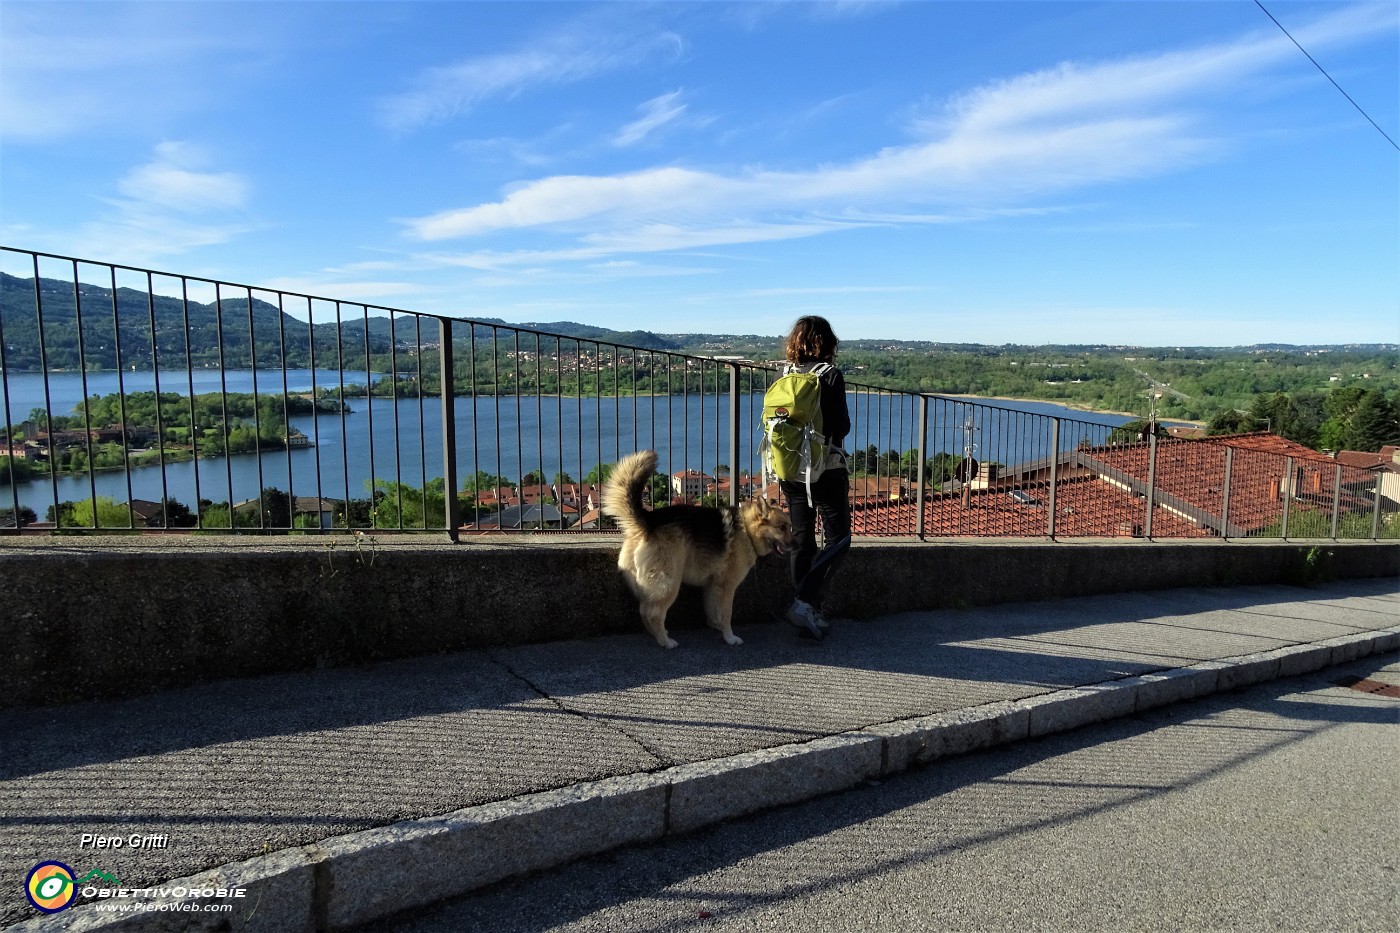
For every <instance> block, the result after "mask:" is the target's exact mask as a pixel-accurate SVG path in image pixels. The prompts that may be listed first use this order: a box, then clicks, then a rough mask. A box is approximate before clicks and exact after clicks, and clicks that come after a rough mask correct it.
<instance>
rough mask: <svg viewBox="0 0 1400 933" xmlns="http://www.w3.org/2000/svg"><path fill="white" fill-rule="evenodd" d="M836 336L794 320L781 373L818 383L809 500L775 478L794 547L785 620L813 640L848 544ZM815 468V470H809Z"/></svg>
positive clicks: (821, 629) (811, 322)
mask: <svg viewBox="0 0 1400 933" xmlns="http://www.w3.org/2000/svg"><path fill="white" fill-rule="evenodd" d="M838 342H839V341H837V339H836V334H835V332H833V331H832V329H831V324H829V323H828V322H827V320H826V318H822V317H816V316H809V317H802V318H798V319H797V322H796V323H795V324H793V326H792V332H791V333H789V334H788V336H787V341H786V343H785V344H784V347H783V350H784V356H785V357H786V358H787V366H786V368H785V372H799V373H808V372H813V371H816V370H818V369H820V370H821V373H820V375H819V377H818V378H819V380H820V385H821V413H822V433H823V434H824V435H825V437H826V451H827V453H826V461H825V464H824V465H823V466H824V468H823V469H822V471H821V474H820V475H814V476H813V477H812V482H811V488H810V494H811V495H810V499H809V498H808V486H807V484H806V483H805V482H804V481H803V480H800V479H798V480H780V481H779V483H778V486H779V488H780V489H782V491H783V495H784V497H786V498H787V503H788V514H789V515H791V517H792V533H793V537H794V538H795V539H796V546H795V547H794V548H793V549H792V552H791V562H792V582H793V586H794V587H795V588H796V591H797V592H796V596H795V598H794V599H793V601H792V605H791V606H789V607H788V610H787V620H788V622H790V623H792V624H793V625H795V626H796V627H797V629H798V632H799V633H800V634H801V635H803V636H804V637H808V638H815V639H817V640H818V641H820V640H821V639H822V637H823V636H824V635H825V634H826V629H827V628H828V623H827V621H826V619H825V618H824V617H823V615H822V605H823V603H824V601H825V600H826V597H827V595H828V592H829V589H830V586H831V580H832V576H833V575H834V574H835V572H836V569H837V567H838V566H839V565H840V563H841V559H842V558H843V557H844V556H845V554H846V551H847V550H848V549H849V548H850V546H851V502H850V492H851V480H850V474H849V473H847V471H846V451H845V450H844V449H843V447H842V445H843V444H844V442H845V440H846V435H847V434H848V433H850V430H851V414H850V411H849V410H848V409H847V407H846V379H845V377H844V376H842V375H841V370H839V369H837V368H836V365H835V361H836V345H837V343H838ZM814 472H815V471H814ZM818 515H820V516H821V524H822V547H821V549H820V550H818V548H817V536H816V517H817V516H818Z"/></svg>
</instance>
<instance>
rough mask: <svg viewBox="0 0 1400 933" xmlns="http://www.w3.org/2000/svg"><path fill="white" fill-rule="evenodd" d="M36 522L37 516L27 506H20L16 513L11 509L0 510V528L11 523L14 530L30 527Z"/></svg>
mask: <svg viewBox="0 0 1400 933" xmlns="http://www.w3.org/2000/svg"><path fill="white" fill-rule="evenodd" d="M38 520H39V516H38V515H35V514H34V510H33V509H31V508H30V507H29V506H27V505H22V506H20V507H19V510H18V511H16V510H15V509H14V508H13V507H12V508H8V509H0V527H3V526H5V525H7V524H9V523H10V522H13V523H14V527H15V528H23V527H24V526H25V525H32V524H34V523H35V522H37V521H38Z"/></svg>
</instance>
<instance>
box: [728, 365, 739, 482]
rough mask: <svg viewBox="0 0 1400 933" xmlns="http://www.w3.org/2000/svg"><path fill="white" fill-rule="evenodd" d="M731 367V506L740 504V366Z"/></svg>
mask: <svg viewBox="0 0 1400 933" xmlns="http://www.w3.org/2000/svg"><path fill="white" fill-rule="evenodd" d="M726 365H727V366H728V367H729V504H730V505H738V504H739V473H740V470H739V364H738V363H726Z"/></svg>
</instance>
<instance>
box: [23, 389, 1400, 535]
mask: <svg viewBox="0 0 1400 933" xmlns="http://www.w3.org/2000/svg"><path fill="white" fill-rule="evenodd" d="M360 392H361V393H363V389H361V390H360ZM349 394H350V393H349V392H348V391H347V392H339V393H336V394H332V393H330V392H327V393H325V395H323V396H322V395H319V394H318V396H317V397H312V396H311V395H310V393H306V394H303V395H295V396H293V395H289V396H286V397H283V396H281V395H278V396H253V395H251V394H235V393H210V394H206V395H203V396H196V397H194V398H189V397H185V396H179V395H175V394H169V395H167V394H165V393H162V395H161V398H160V405H159V411H157V405H156V398H155V393H153V392H145V393H141V392H137V393H128V394H125V395H113V396H102V397H94V398H92V399H89V400H88V401H87V402H85V403H82V404H81V405H80V406H78V409H77V412H78V413H77V414H75V415H74V416H71V417H60V416H52V417H50V416H48V415H47V413H45V412H43V411H42V410H36V411H34V412H32V413H31V417H30V418H29V419H27V420H26V421H25V422H24V423H22V424H20V425H18V426H16V427H15V429H14V430H13V431H12V434H11V436H10V437H9V438H8V439H6V440H5V441H4V443H3V444H0V486H3V485H5V484H7V483H10V482H15V483H19V482H25V481H29V480H35V479H42V478H46V477H49V476H50V471H51V470H53V469H57V471H58V472H59V473H60V474H75V473H77V474H86V473H88V472H89V471H91V472H93V473H96V472H99V471H104V470H117V471H120V470H124V469H131V470H136V469H140V468H142V467H155V468H159V467H160V466H161V465H162V464H169V463H172V462H178V461H180V460H182V459H183V460H190V459H194V458H196V457H198V458H199V459H205V458H211V457H223V456H231V455H236V454H240V453H248V454H252V453H259V452H263V451H269V450H283V451H285V450H288V449H296V448H299V447H307V446H310V445H311V439H310V438H307V437H306V435H305V434H303V433H302V432H300V431H298V430H297V429H296V428H294V427H290V426H289V424H288V422H287V417H288V416H289V415H292V414H316V413H320V414H332V415H337V416H338V415H339V414H340V413H341V412H343V411H347V410H348V408H346V406H345V403H344V398H345V396H346V395H349ZM91 425H100V427H92V426H91ZM225 425H227V427H225ZM1153 427H1155V428H1156V432H1157V436H1158V438H1159V443H1158V445H1157V447H1158V456H1157V459H1156V462H1155V464H1153V463H1149V456H1148V450H1149V448H1148V445H1147V444H1146V443H1143V441H1144V440H1145V439H1146V437H1147V435H1146V433H1145V431H1147V430H1151V428H1149V427H1148V423H1145V422H1134V423H1130V424H1128V425H1124V426H1122V427H1120V428H1117V429H1115V430H1114V431H1113V432H1111V433H1110V434H1109V436H1108V437H1107V439H1106V440H1105V441H1104V442H1103V443H1102V444H1101V445H1097V446H1092V445H1090V444H1089V442H1088V441H1085V442H1082V443H1081V444H1080V445H1079V447H1077V448H1076V449H1073V450H1065V451H1061V452H1059V453H1058V454H1056V455H1055V456H1053V457H1044V458H1041V459H1038V460H1035V461H1033V462H1028V463H1019V464H1003V463H997V462H993V461H990V460H989V461H986V462H982V463H977V462H976V461H969V460H968V458H965V457H962V456H958V455H955V454H950V453H938V454H936V455H934V456H933V457H932V458H930V459H929V460H927V461H926V462H925V464H924V478H925V485H924V489H923V490H922V495H920V490H919V489H918V488H917V475H918V463H917V454H916V453H915V452H914V451H904V452H899V451H894V450H889V451H883V452H882V451H880V450H879V449H878V448H877V447H875V446H874V445H870V446H869V447H867V448H866V449H864V450H857V451H854V452H853V454H852V457H851V461H850V468H851V474H852V479H851V499H852V506H853V530H854V532H855V533H856V534H858V535H909V534H912V533H914V532H915V528H916V527H917V526H918V523H919V517H920V516H919V511H918V510H919V500H920V499H922V503H923V509H922V519H923V521H922V528H923V533H924V534H925V535H929V536H962V535H975V536H1025V537H1034V536H1042V535H1045V534H1046V533H1047V531H1046V529H1047V527H1053V528H1054V533H1055V534H1057V535H1059V536H1065V537H1075V536H1084V537H1132V536H1142V535H1144V534H1147V533H1149V529H1150V534H1151V535H1152V536H1153V537H1248V536H1262V537H1268V536H1279V535H1281V534H1282V533H1283V532H1284V530H1285V529H1284V523H1285V522H1290V524H1289V525H1288V526H1287V528H1288V534H1289V536H1290V537H1331V536H1334V535H1335V536H1339V537H1370V536H1371V535H1372V534H1373V533H1374V534H1377V535H1379V536H1380V537H1386V538H1391V537H1400V521H1398V520H1397V519H1398V518H1400V447H1397V446H1396V445H1387V446H1383V447H1381V448H1380V449H1379V450H1377V451H1347V450H1342V451H1328V452H1323V451H1318V450H1314V449H1311V448H1309V447H1306V446H1304V445H1302V444H1299V443H1297V442H1295V441H1291V440H1288V439H1286V438H1283V437H1280V436H1278V435H1276V434H1273V433H1270V432H1268V431H1256V432H1247V433H1240V434H1225V435H1214V436H1206V435H1205V434H1204V432H1202V431H1201V430H1200V429H1197V428H1170V429H1168V428H1166V427H1163V426H1155V425H1154V426H1153ZM1227 462H1228V463H1230V464H1231V466H1230V477H1231V478H1230V481H1229V483H1228V484H1226V483H1225V482H1224V479H1225V476H1226V465H1227ZM1285 464H1291V465H1292V467H1293V469H1292V473H1291V474H1290V473H1289V472H1288V471H1287V470H1286V469H1284V465H1285ZM969 467H972V469H969ZM609 470H610V465H609V464H598V465H597V466H595V467H594V469H593V470H592V471H591V472H590V473H589V474H588V475H587V476H585V477H583V478H582V479H581V480H577V479H575V478H574V477H572V476H569V475H568V474H566V473H557V474H556V475H555V476H553V477H552V478H550V477H545V476H542V475H540V474H539V473H538V472H535V471H532V472H530V473H527V474H525V475H524V476H522V477H520V478H519V480H518V481H515V480H512V479H509V478H507V477H504V476H497V475H493V474H489V473H485V472H478V473H476V474H475V475H472V476H469V477H467V478H466V479H465V481H464V483H463V485H462V488H461V490H460V491H459V496H458V500H459V510H460V515H461V531H462V532H463V533H467V534H490V533H500V532H518V531H522V530H546V529H548V530H568V529H573V530H598V529H602V528H606V527H608V521H607V519H606V518H604V517H603V516H602V514H601V512H600V506H601V503H602V497H603V489H604V486H605V484H606V482H607V474H608V472H609ZM735 484H737V486H738V495H739V497H740V498H745V497H749V496H753V495H768V496H770V497H773V498H781V497H780V494H779V492H778V490H777V488H776V484H768V485H767V486H765V485H764V481H763V479H762V478H760V477H757V476H754V475H752V474H750V473H748V472H743V471H741V472H740V473H738V474H737V475H731V473H730V471H729V469H728V468H727V467H726V466H724V465H717V466H716V467H715V468H714V470H713V472H712V473H709V472H704V471H701V470H694V469H683V470H681V471H678V472H676V473H673V474H671V475H669V476H667V475H663V474H657V475H655V476H654V477H652V480H651V483H650V486H649V488H648V490H647V494H648V498H649V499H650V501H651V502H652V503H654V504H655V506H654V507H659V506H662V505H666V504H675V503H683V502H691V503H697V502H698V503H702V504H714V503H723V502H727V501H728V500H729V497H730V494H731V489H732V488H733V486H734V485H735ZM367 485H368V484H367ZM1227 486H1228V490H1227ZM366 492H367V495H366V496H365V497H363V498H349V497H347V498H342V499H336V498H328V497H314V496H301V495H296V496H292V495H289V494H288V493H286V492H283V491H281V490H279V489H277V488H274V487H267V488H264V489H263V490H262V493H261V495H260V496H259V497H258V498H255V499H248V500H244V501H241V502H233V503H230V502H212V501H208V500H202V501H200V502H198V503H195V504H194V505H195V507H194V508H191V507H190V506H189V505H187V504H185V503H182V502H179V501H178V500H176V499H173V498H172V499H166V500H165V501H164V502H153V501H149V500H143V499H132V500H131V501H130V502H116V501H114V500H112V499H110V498H104V497H101V496H98V497H96V498H93V499H86V500H80V501H77V502H65V503H59V504H58V506H57V508H55V507H52V506H51V507H50V508H49V510H48V512H47V514H45V515H44V516H38V515H35V514H33V513H32V512H31V511H30V510H27V509H23V508H21V509H20V510H18V512H16V510H14V509H13V508H6V507H5V504H4V502H3V498H0V528H4V527H9V528H24V529H26V530H28V531H33V532H41V531H45V530H58V529H62V528H74V529H82V528H88V529H91V528H111V529H135V530H141V529H176V528H189V529H194V528H198V529H200V530H215V531H217V530H219V529H268V530H274V531H276V530H282V531H286V530H293V531H295V530H313V529H315V530H333V529H336V528H344V529H347V530H351V529H376V530H397V529H404V530H411V529H415V528H417V529H434V528H442V527H444V526H445V514H446V507H445V496H444V490H443V480H442V479H441V478H438V479H432V480H429V481H428V482H427V484H426V486H425V487H424V488H421V489H420V488H415V487H413V486H410V485H407V484H404V483H400V482H395V481H392V480H385V479H376V480H375V481H374V484H373V488H372V490H369V489H367V490H366ZM1149 495H1151V496H1152V500H1153V503H1154V509H1153V511H1152V513H1151V519H1150V522H1149V520H1147V516H1146V515H1145V511H1146V510H1145V508H1144V502H1145V500H1146V499H1147V497H1148V496H1149Z"/></svg>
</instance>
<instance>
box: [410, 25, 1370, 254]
mask: <svg viewBox="0 0 1400 933" xmlns="http://www.w3.org/2000/svg"><path fill="white" fill-rule="evenodd" d="M1395 21H1396V15H1395V13H1394V11H1393V10H1387V9H1384V8H1382V7H1381V6H1376V5H1370V6H1363V7H1347V8H1344V9H1342V10H1341V11H1339V12H1335V13H1332V14H1329V15H1328V16H1325V17H1323V18H1321V19H1318V20H1315V21H1313V22H1312V23H1310V24H1307V25H1306V26H1302V27H1299V33H1301V34H1304V35H1307V36H1308V37H1309V39H1308V41H1309V42H1311V43H1312V44H1313V45H1314V47H1316V48H1323V47H1325V46H1327V45H1328V44H1330V43H1338V42H1344V41H1349V40H1353V39H1356V38H1360V37H1368V36H1374V35H1378V34H1384V32H1385V31H1386V30H1392V31H1393V29H1394V28H1395ZM1296 54H1297V50H1296V49H1294V48H1293V47H1292V45H1291V43H1289V42H1288V40H1287V39H1286V38H1285V37H1283V36H1282V35H1281V34H1278V33H1277V31H1274V32H1272V33H1271V32H1268V31H1266V30H1261V31H1259V32H1256V33H1252V34H1250V35H1248V36H1244V37H1242V38H1240V39H1238V40H1236V41H1234V42H1229V43H1222V44H1217V45H1210V46H1203V47H1198V48H1194V49H1181V50H1174V51H1170V52H1163V53H1157V54H1146V55H1139V56H1135V57H1130V58H1122V59H1118V60H1113V61H1105V62H1091V63H1075V62H1067V63H1064V64H1061V65H1058V66H1056V67H1053V68H1048V69H1044V70H1040V71H1036V72H1033V73H1027V74H1022V75H1016V76H1013V77H1009V78H1007V79H1005V80H1002V81H997V82H993V83H989V84H987V85H984V86H982V87H979V88H975V89H972V90H970V91H968V92H966V93H964V94H961V95H958V96H956V97H954V98H952V99H949V100H947V101H946V102H945V103H944V104H943V105H942V106H941V107H939V108H938V109H937V110H936V111H934V112H929V113H926V114H924V115H922V116H920V117H919V118H917V119H915V120H912V121H911V122H910V124H909V128H910V130H911V133H912V135H913V136H914V139H913V141H911V142H908V143H905V144H903V145H891V146H888V147H886V148H883V149H880V150H878V151H876V152H873V153H871V154H869V155H867V156H865V157H863V158H858V159H854V160H851V161H849V162H846V163H843V164H834V165H822V166H817V167H813V168H810V169H807V170H798V171H771V170H764V169H761V168H751V169H742V170H737V171H734V172H731V173H722V172H717V171H704V170H699V169H692V168H685V167H680V166H674V165H672V166H664V167H657V168H651V169H645V170H642V171H636V172H630V173H626V174H618V175H607V176H590V175H556V176H552V177H546V178H541V179H538V180H535V181H530V182H526V183H524V184H521V185H518V186H515V187H514V188H512V189H510V190H508V191H507V192H506V193H505V195H504V196H503V197H502V198H501V199H500V200H498V201H494V202H487V203H482V204H477V205H475V206H470V207H464V208H458V209H453V210H446V211H441V212H438V213H435V214H431V215H428V216H424V217H418V218H413V219H410V220H407V221H405V226H406V231H407V233H408V234H409V235H410V236H412V237H414V238H416V239H419V240H425V241H442V240H449V239H458V238H467V237H475V236H483V235H499V234H503V233H506V232H510V231H525V230H532V231H535V232H536V233H539V234H544V235H549V236H556V237H557V236H563V237H566V238H572V240H573V243H574V245H573V246H572V247H566V248H557V247H552V248H550V249H548V250H543V251H534V250H528V249H524V250H520V251H517V252H514V253H472V254H467V256H466V257H465V258H467V259H468V260H469V261H470V262H473V263H477V262H480V263H484V264H487V265H489V266H490V267H493V268H499V267H501V266H502V265H508V264H513V263H526V262H530V261H533V259H540V260H541V261H543V260H544V259H545V258H548V259H549V260H551V261H556V260H563V259H596V258H598V257H601V256H605V255H610V254H617V253H628V252H654V251H659V250H680V249H696V248H700V247H704V246H709V245H729V244H736V243H745V242H758V241H763V240H773V239H785V238H792V237H802V236H812V235H816V234H821V233H826V232H830V231H835V230H841V229H849V228H850V227H851V226H852V225H853V224H857V223H949V222H958V221H964V222H965V221H968V220H974V219H978V218H979V217H985V216H991V215H993V214H998V213H1005V212H1009V211H1016V210H1021V211H1026V210H1035V211H1045V210H1050V209H1052V208H1048V207H1045V206H1038V205H1036V204H1035V203H1034V202H1035V201H1036V200H1037V199H1043V198H1045V197H1048V196H1052V195H1055V194H1058V193H1061V192H1064V191H1067V190H1073V189H1084V188H1091V187H1094V186H1101V185H1105V184H1110V183H1114V182H1120V181H1124V180H1129V179H1136V178H1143V177H1152V176H1156V175H1161V174H1164V173H1169V172H1173V171H1178V170H1181V169H1183V168H1186V167H1189V166H1192V165H1195V164H1198V163H1200V162H1202V161H1205V160H1209V159H1212V158H1215V157H1217V156H1218V155H1220V154H1221V153H1222V152H1224V151H1226V150H1227V149H1228V148H1229V147H1231V146H1232V145H1235V144H1236V143H1235V142H1234V141H1233V140H1232V138H1231V128H1230V127H1228V126H1215V125H1212V121H1211V114H1212V112H1213V108H1214V107H1215V106H1216V105H1217V104H1218V103H1219V102H1220V101H1222V100H1225V99H1227V98H1228V95H1229V94H1230V92H1231V89H1232V88H1234V87H1237V86H1239V85H1240V83H1241V82H1245V81H1254V80H1258V79H1260V78H1263V77H1265V76H1267V75H1268V74H1269V72H1270V70H1271V69H1273V68H1275V67H1276V66H1277V65H1278V64H1279V63H1280V62H1282V61H1285V60H1288V61H1291V60H1292V57H1293V56H1296ZM677 106H678V102H677V101H676V100H675V99H674V98H672V97H671V95H664V96H663V97H661V98H657V99H655V100H653V101H651V102H649V108H650V110H649V113H648V115H647V116H644V117H643V119H642V120H639V121H638V123H637V124H634V126H635V127H636V132H635V133H634V134H632V135H631V136H628V137H626V138H637V139H639V138H642V136H643V135H644V133H645V131H647V130H649V129H650V128H652V127H654V126H656V125H661V124H662V123H664V122H665V120H668V119H675V116H676V108H677ZM649 118H650V120H651V122H648V119H649ZM532 257H533V259H532Z"/></svg>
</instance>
